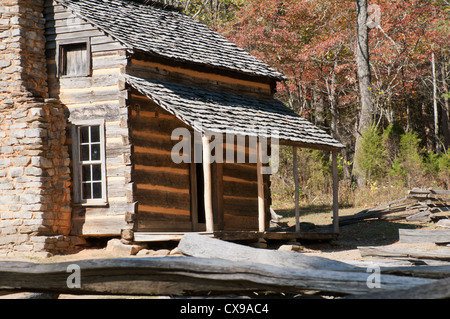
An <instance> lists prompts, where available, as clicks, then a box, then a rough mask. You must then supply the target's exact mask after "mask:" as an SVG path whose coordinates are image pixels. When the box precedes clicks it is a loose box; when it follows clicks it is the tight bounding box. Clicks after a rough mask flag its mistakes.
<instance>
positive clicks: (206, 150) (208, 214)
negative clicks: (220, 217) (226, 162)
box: [202, 135, 214, 232]
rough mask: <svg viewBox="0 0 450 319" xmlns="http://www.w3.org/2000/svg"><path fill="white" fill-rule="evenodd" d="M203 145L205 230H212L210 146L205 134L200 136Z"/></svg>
mask: <svg viewBox="0 0 450 319" xmlns="http://www.w3.org/2000/svg"><path fill="white" fill-rule="evenodd" d="M202 145H203V181H204V198H205V224H206V231H207V232H213V231H214V218H213V211H212V184H211V147H210V144H209V138H208V136H207V135H203V136H202Z"/></svg>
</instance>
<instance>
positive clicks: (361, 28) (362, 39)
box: [353, 0, 374, 185]
mask: <svg viewBox="0 0 450 319" xmlns="http://www.w3.org/2000/svg"><path fill="white" fill-rule="evenodd" d="M356 7H357V9H358V23H357V26H358V28H357V29H358V32H357V45H356V64H357V68H358V80H359V93H360V94H359V95H360V98H361V110H360V113H359V125H358V131H357V132H356V143H355V154H356V153H357V152H358V148H359V146H360V144H361V136H362V135H361V134H362V132H363V131H364V130H365V129H366V128H367V127H368V126H369V125H370V123H371V121H372V118H373V115H374V107H373V103H372V97H371V76H370V65H369V29H368V27H367V0H356ZM358 166H359V163H358V162H357V161H356V157H355V161H354V166H353V175H355V177H356V178H357V181H358V185H362V184H363V183H364V177H363V175H362V173H361V172H360V170H359V169H358Z"/></svg>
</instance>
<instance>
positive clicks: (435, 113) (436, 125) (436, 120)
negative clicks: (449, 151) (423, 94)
mask: <svg viewBox="0 0 450 319" xmlns="http://www.w3.org/2000/svg"><path fill="white" fill-rule="evenodd" d="M431 67H432V71H433V116H434V144H435V148H436V152H437V153H439V151H440V143H439V116H438V106H437V86H436V62H435V60H434V53H433V52H431Z"/></svg>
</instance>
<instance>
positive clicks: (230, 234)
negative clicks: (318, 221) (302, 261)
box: [134, 230, 338, 242]
mask: <svg viewBox="0 0 450 319" xmlns="http://www.w3.org/2000/svg"><path fill="white" fill-rule="evenodd" d="M189 233H193V232H136V233H134V241H135V242H158V241H179V240H181V238H182V237H183V236H184V235H185V234H189ZM196 233H197V234H200V235H203V236H207V237H212V238H218V239H222V240H226V241H257V240H261V239H263V240H266V241H267V240H279V241H290V240H298V241H302V240H303V241H317V240H320V241H329V240H334V239H336V238H337V236H338V233H335V232H332V231H329V232H286V231H285V232H277V231H263V232H260V231H220V230H219V231H213V232H196Z"/></svg>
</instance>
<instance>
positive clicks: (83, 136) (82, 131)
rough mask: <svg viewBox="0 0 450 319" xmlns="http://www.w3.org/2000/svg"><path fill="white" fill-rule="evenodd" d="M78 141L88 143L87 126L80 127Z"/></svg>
mask: <svg viewBox="0 0 450 319" xmlns="http://www.w3.org/2000/svg"><path fill="white" fill-rule="evenodd" d="M80 143H89V126H82V127H81V128H80Z"/></svg>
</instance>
